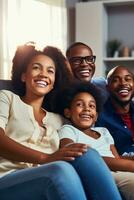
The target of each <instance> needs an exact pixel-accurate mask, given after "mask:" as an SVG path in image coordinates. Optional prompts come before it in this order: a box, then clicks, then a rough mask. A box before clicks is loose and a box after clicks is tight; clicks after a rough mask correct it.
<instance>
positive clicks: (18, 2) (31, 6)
mask: <svg viewBox="0 0 134 200" xmlns="http://www.w3.org/2000/svg"><path fill="white" fill-rule="evenodd" d="M0 11H1V12H0V23H1V28H0V32H1V34H0V44H1V49H0V78H1V79H9V78H10V76H11V60H12V58H13V55H14V52H15V50H16V47H17V46H18V45H20V44H23V43H25V42H28V41H34V42H36V43H37V45H38V46H39V47H40V48H42V47H44V46H46V45H53V46H57V47H58V48H60V49H61V50H62V51H63V52H64V51H65V49H66V46H67V11H66V8H65V3H64V0H1V1H0Z"/></svg>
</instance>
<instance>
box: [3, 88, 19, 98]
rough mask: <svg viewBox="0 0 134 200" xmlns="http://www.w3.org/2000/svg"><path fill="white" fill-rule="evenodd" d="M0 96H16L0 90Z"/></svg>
mask: <svg viewBox="0 0 134 200" xmlns="http://www.w3.org/2000/svg"><path fill="white" fill-rule="evenodd" d="M0 95H1V96H7V97H9V98H10V97H13V96H18V95H16V94H15V93H13V92H12V91H10V90H0Z"/></svg>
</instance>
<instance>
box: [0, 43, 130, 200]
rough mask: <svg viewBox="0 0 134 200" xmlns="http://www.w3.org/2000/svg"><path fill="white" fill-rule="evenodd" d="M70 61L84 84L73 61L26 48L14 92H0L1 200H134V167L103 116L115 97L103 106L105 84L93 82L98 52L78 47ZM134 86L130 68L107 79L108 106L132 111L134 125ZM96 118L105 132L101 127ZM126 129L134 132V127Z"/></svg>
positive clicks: (18, 58) (49, 50)
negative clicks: (101, 92) (122, 154)
mask: <svg viewBox="0 0 134 200" xmlns="http://www.w3.org/2000/svg"><path fill="white" fill-rule="evenodd" d="M67 58H68V61H69V63H70V66H71V68H72V72H73V74H74V76H75V78H76V79H79V80H80V81H81V82H79V81H78V82H77V81H74V82H73V81H72V79H75V78H74V77H73V76H72V74H71V71H70V70H69V68H68V65H67V62H68V61H67V59H66V58H65V57H64V56H63V54H62V52H61V51H60V50H59V49H57V48H54V47H50V46H48V47H45V48H44V49H43V50H37V49H36V47H35V46H34V45H32V44H25V45H22V46H20V47H18V48H17V50H16V52H15V55H14V58H13V66H12V84H13V89H14V92H11V91H8V90H1V91H0V198H1V199H2V200H8V199H11V200H18V198H19V199H20V200H21V199H23V200H28V199H32V200H37V199H38V200H48V199H50V200H66V199H69V200H74V199H79V200H90V199H91V200H102V199H103V200H105V199H109V200H121V199H126V200H133V199H134V194H133V186H134V175H133V172H134V166H133V165H134V162H133V160H131V159H132V158H131V157H130V156H129V157H128V156H127V157H125V156H124V157H123V156H122V157H121V156H120V155H119V154H118V152H117V150H116V147H118V144H117V143H118V141H117V140H115V143H114V140H113V138H112V136H111V130H110V132H109V131H108V130H107V129H106V128H103V127H106V125H105V126H104V124H105V123H106V124H107V122H105V118H104V119H103V112H104V111H103V110H102V112H101V115H102V116H101V115H99V111H100V108H101V100H100V99H102V100H103V101H104V98H105V99H107V96H108V94H107V92H106V90H104V91H105V94H104V97H102V98H101V94H100V90H99V87H101V89H104V88H106V84H105V81H104V80H103V79H102V80H101V79H100V80H97V79H96V80H93V81H91V78H92V76H93V74H94V72H95V56H94V55H93V52H92V49H91V48H90V47H88V46H87V45H85V44H83V43H75V44H73V45H72V46H71V47H70V48H69V49H68V50H67ZM89 82H93V83H94V84H93V83H89ZM97 84H98V86H99V87H98V88H97V86H95V85H97ZM67 85H68V87H66V86H67ZM123 85H124V86H123ZM133 85H134V77H133V74H132V73H131V72H129V71H128V70H127V69H126V68H124V67H117V69H115V70H113V71H112V72H111V73H110V74H109V76H108V88H109V91H110V93H111V94H110V97H109V98H110V100H109V101H110V102H111V103H112V105H113V107H114V108H115V112H117V113H116V114H117V115H118V113H120V111H121V110H123V108H124V110H126V109H125V108H128V113H129V114H130V115H129V116H130V120H129V122H130V121H131V110H130V109H131V106H130V104H131V99H132V96H133ZM111 91H112V92H111ZM113 94H114V95H113ZM121 102H122V103H121ZM102 104H103V102H102ZM118 105H119V106H118ZM118 107H121V108H122V109H119V110H118V109H117V108H118ZM122 112H123V111H122ZM104 114H105V113H104ZM119 117H121V113H120V114H119ZM97 118H99V120H100V121H99V120H98V123H99V122H100V127H94V125H95V123H96V121H97ZM101 120H104V124H103V125H102V126H103V127H102V126H101ZM121 120H122V121H123V123H126V121H127V120H126V121H125V119H122V117H121ZM129 122H128V121H127V123H129ZM129 124H130V123H129ZM127 125H128V124H126V126H127ZM98 126H99V125H98ZM127 129H129V131H130V133H131V132H132V123H131V124H130V127H128V128H127ZM130 137H131V136H130ZM131 140H133V137H132V138H131ZM114 144H115V145H114ZM129 145H130V144H129ZM115 146H116V147H115ZM126 146H127V145H126ZM117 149H118V148H117ZM124 151H125V152H126V151H127V150H124ZM131 151H132V150H131ZM127 152H128V151H127ZM119 153H120V152H119ZM109 168H110V170H111V172H110V170H109Z"/></svg>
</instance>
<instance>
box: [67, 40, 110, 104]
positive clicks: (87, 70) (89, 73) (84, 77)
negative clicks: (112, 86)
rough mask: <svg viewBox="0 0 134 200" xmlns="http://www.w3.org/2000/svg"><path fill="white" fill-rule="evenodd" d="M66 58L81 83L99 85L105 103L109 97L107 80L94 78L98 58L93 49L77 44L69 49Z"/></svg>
mask: <svg viewBox="0 0 134 200" xmlns="http://www.w3.org/2000/svg"><path fill="white" fill-rule="evenodd" d="M66 57H67V58H68V61H69V64H70V66H71V69H72V72H73V74H74V76H75V78H76V79H78V80H81V81H89V82H90V81H91V82H92V83H93V84H95V85H97V86H98V87H99V89H100V90H101V92H102V94H103V97H104V98H103V100H104V102H105V100H106V99H107V96H108V92H107V90H106V80H105V79H104V78H103V77H100V78H92V77H93V75H94V73H95V68H96V66H95V60H96V56H95V55H93V51H92V49H91V48H90V47H89V46H88V45H86V44H84V43H82V42H75V43H73V44H72V45H71V46H69V47H68V49H67V51H66Z"/></svg>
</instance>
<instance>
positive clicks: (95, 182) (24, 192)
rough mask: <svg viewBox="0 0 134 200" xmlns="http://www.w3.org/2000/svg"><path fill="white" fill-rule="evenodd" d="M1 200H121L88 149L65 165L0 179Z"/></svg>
mask: <svg viewBox="0 0 134 200" xmlns="http://www.w3.org/2000/svg"><path fill="white" fill-rule="evenodd" d="M0 199H1V200H9V199H10V200H30V199H31V200H87V199H88V200H90V199H91V200H107V199H108V200H121V197H120V194H119V192H118V189H117V187H116V185H115V182H114V180H113V178H112V175H111V173H110V171H109V169H108V168H107V166H106V165H105V163H104V161H103V159H102V158H101V157H100V156H99V154H98V153H97V152H96V151H95V150H92V149H89V150H88V152H87V153H85V154H84V155H83V156H80V157H78V158H76V159H75V161H73V162H71V163H68V162H64V161H56V162H52V163H49V164H44V165H42V166H39V167H33V168H28V169H22V170H18V171H16V172H13V173H10V174H9V175H6V176H4V177H2V178H0Z"/></svg>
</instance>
